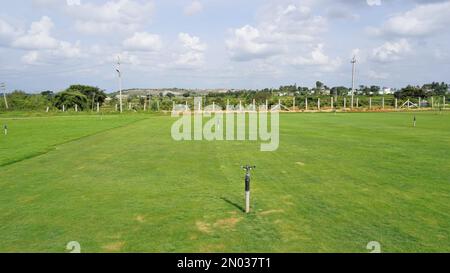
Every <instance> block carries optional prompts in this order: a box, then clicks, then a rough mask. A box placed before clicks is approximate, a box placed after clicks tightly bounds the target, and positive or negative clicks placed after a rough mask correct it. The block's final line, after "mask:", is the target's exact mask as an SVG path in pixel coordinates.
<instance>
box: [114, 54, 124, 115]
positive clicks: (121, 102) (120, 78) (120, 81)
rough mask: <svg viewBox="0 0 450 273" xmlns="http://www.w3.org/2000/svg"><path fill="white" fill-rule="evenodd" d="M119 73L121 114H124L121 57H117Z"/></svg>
mask: <svg viewBox="0 0 450 273" xmlns="http://www.w3.org/2000/svg"><path fill="white" fill-rule="evenodd" d="M116 71H117V73H118V74H119V96H120V97H119V101H120V113H123V100H122V72H121V70H120V56H117V68H116Z"/></svg>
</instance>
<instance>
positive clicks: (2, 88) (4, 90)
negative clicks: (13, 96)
mask: <svg viewBox="0 0 450 273" xmlns="http://www.w3.org/2000/svg"><path fill="white" fill-rule="evenodd" d="M0 89H1V90H2V91H3V98H4V99H5V107H6V110H8V109H9V107H8V100H7V99H6V85H5V83H4V82H2V83H1V84H0Z"/></svg>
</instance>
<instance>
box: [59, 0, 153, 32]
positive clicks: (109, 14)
mask: <svg viewBox="0 0 450 273" xmlns="http://www.w3.org/2000/svg"><path fill="white" fill-rule="evenodd" d="M153 10H154V5H153V3H152V2H148V1H147V2H145V3H142V2H139V1H134V0H111V1H108V2H105V3H103V4H93V3H81V5H76V6H70V7H67V8H66V12H67V13H68V14H69V15H71V16H73V17H74V18H75V19H76V23H75V28H76V29H77V30H78V31H79V32H81V33H84V34H111V33H117V32H134V31H136V30H138V29H140V28H141V27H142V25H143V24H145V23H146V22H148V21H149V19H150V18H151V15H152V12H153Z"/></svg>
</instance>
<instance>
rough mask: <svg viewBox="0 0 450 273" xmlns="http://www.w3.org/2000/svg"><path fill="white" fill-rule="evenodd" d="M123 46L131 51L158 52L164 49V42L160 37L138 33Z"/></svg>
mask: <svg viewBox="0 0 450 273" xmlns="http://www.w3.org/2000/svg"><path fill="white" fill-rule="evenodd" d="M123 46H124V48H125V49H127V50H131V51H158V50H160V49H161V48H162V41H161V38H160V37H159V35H156V34H151V33H147V32H136V33H134V35H133V36H132V37H130V38H128V39H126V40H125V41H124V42H123Z"/></svg>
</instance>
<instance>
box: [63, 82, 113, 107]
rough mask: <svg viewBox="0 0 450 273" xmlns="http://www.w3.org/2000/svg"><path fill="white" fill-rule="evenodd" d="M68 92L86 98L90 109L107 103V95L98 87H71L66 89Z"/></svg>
mask: <svg viewBox="0 0 450 273" xmlns="http://www.w3.org/2000/svg"><path fill="white" fill-rule="evenodd" d="M66 91H67V92H79V93H81V94H83V95H85V96H86V98H87V100H88V103H89V105H90V107H92V108H93V107H94V106H95V104H97V103H100V105H102V104H103V103H104V102H105V99H106V97H107V96H106V94H105V92H104V91H103V90H101V89H100V88H98V87H93V86H89V85H79V84H77V85H71V86H70V87H69V88H67V89H66Z"/></svg>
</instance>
